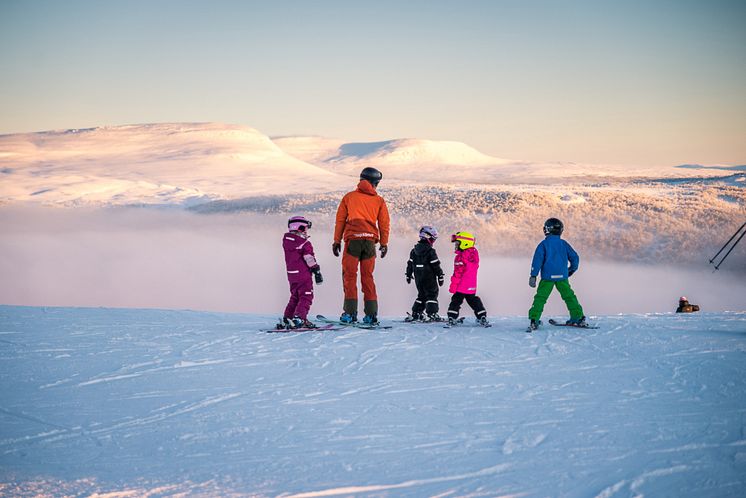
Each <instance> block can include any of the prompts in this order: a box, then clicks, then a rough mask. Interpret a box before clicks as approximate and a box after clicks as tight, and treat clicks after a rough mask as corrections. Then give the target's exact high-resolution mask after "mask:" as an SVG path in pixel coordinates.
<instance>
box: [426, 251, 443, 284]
mask: <svg viewBox="0 0 746 498" xmlns="http://www.w3.org/2000/svg"><path fill="white" fill-rule="evenodd" d="M428 258H429V261H428V262H429V263H430V266H431V267H432V269H433V273H434V274H435V276H436V277H439V276H441V275H443V268H442V267H441V266H440V259H439V258H438V253H437V252H435V248H431V249H430V252H429V253H428Z"/></svg>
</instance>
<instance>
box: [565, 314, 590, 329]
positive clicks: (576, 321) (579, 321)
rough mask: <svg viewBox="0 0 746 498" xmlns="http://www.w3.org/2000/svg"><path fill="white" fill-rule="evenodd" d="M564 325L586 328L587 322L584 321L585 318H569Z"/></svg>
mask: <svg viewBox="0 0 746 498" xmlns="http://www.w3.org/2000/svg"><path fill="white" fill-rule="evenodd" d="M565 325H571V326H573V327H587V326H588V322H586V321H585V316H581V317H580V318H570V319H569V320H567V321H566V322H565Z"/></svg>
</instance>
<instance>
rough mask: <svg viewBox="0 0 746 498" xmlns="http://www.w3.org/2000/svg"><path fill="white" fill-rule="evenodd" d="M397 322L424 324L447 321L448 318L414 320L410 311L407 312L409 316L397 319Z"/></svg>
mask: <svg viewBox="0 0 746 498" xmlns="http://www.w3.org/2000/svg"><path fill="white" fill-rule="evenodd" d="M395 321H396V323H423V324H429V323H446V322H448V320H444V319H442V318H441V319H440V320H414V319H412V315H411V314H410V313H407V318H405V319H404V320H395Z"/></svg>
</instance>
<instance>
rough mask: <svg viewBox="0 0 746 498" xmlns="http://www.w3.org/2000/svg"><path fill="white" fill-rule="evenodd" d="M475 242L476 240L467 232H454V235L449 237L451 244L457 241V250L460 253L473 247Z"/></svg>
mask: <svg viewBox="0 0 746 498" xmlns="http://www.w3.org/2000/svg"><path fill="white" fill-rule="evenodd" d="M476 240H477V238H476V237H474V236H473V235H472V234H470V233H469V232H456V233H455V234H454V235H451V242H456V241H458V243H459V244H458V248H459V249H461V250H462V251H463V250H465V249H469V248H470V247H474V242H476Z"/></svg>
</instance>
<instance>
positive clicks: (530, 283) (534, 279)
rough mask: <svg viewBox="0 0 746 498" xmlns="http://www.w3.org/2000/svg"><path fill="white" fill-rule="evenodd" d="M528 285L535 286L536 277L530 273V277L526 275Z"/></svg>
mask: <svg viewBox="0 0 746 498" xmlns="http://www.w3.org/2000/svg"><path fill="white" fill-rule="evenodd" d="M528 286H529V287H536V277H534V276H533V275H531V276H530V277H528Z"/></svg>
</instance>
